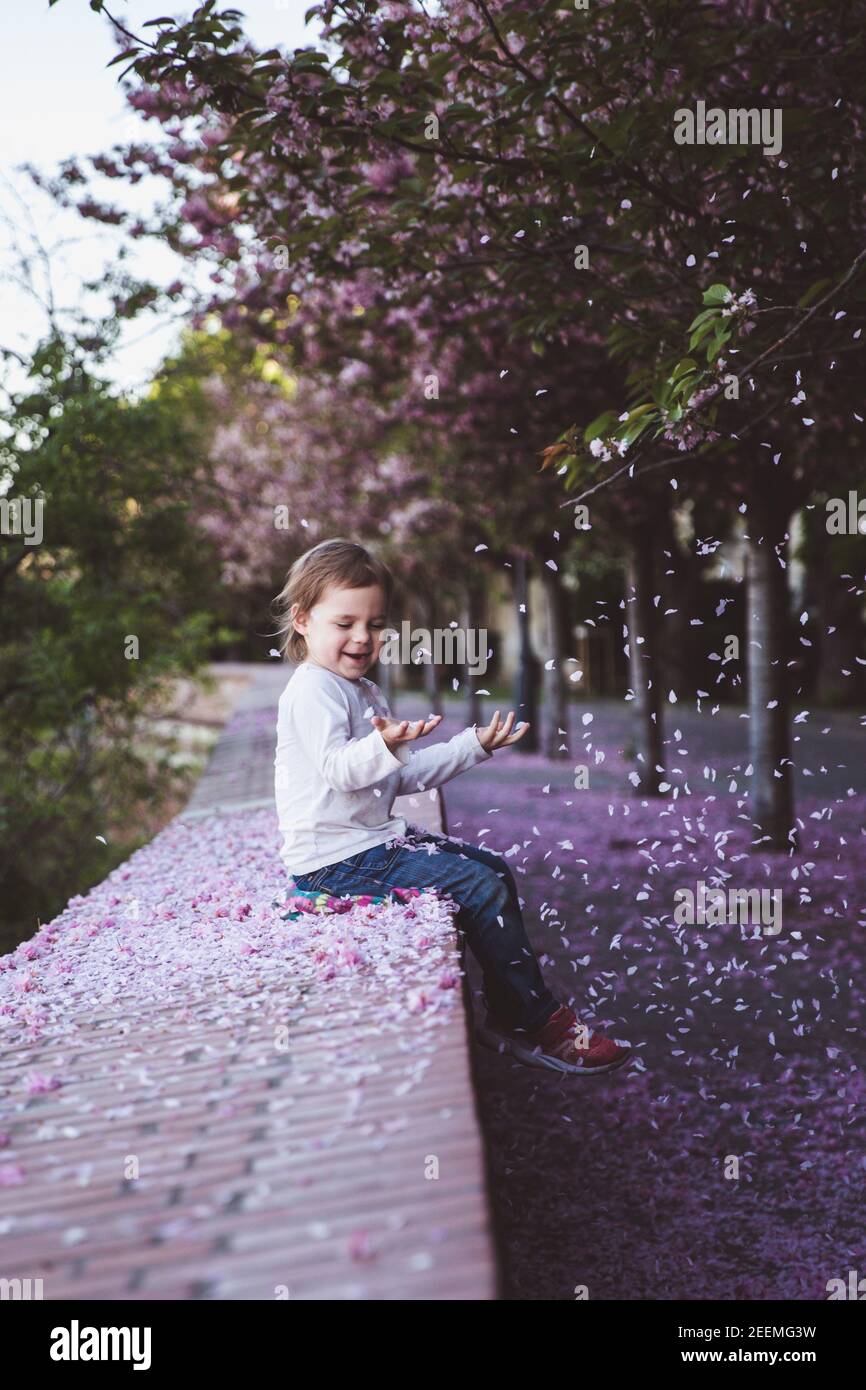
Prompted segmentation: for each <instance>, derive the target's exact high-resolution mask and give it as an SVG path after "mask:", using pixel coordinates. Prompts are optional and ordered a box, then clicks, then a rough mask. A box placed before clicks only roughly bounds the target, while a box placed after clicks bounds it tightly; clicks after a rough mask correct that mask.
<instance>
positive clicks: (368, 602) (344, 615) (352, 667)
mask: <svg viewBox="0 0 866 1390" xmlns="http://www.w3.org/2000/svg"><path fill="white" fill-rule="evenodd" d="M293 617H294V625H295V630H296V631H297V632H302V633H303V634H304V637H305V638H306V642H307V660H308V661H312V662H314V663H315V665H317V666H324V667H325V668H326V670H328V671H334V672H336V674H337V675H338V676H346V677H347V678H348V679H349V680H357V679H358V677H359V676H363V675H364V673H365V672H366V671H368V670H369V669H370V667H371V666H372V665H373V663H374V662H375V661H376V660H377V659H378V656H379V648H380V647H381V645H382V634H383V632H384V629H385V627H386V625H387V621H388V614H387V613H386V611H385V595H384V593H383V592H382V587H381V585H379V584H371V585H370V587H369V588H367V589H340V588H337V587H336V586H334V585H331V586H329V587H328V588H327V589H326V590H325V592H324V594H322V597H321V598H320V599H319V602H318V603H317V604H316V605H315V606H314V607H313V609H312V610H311V612H309V613H303V614H301V613H298V614H297V615H295V614H294V612H293Z"/></svg>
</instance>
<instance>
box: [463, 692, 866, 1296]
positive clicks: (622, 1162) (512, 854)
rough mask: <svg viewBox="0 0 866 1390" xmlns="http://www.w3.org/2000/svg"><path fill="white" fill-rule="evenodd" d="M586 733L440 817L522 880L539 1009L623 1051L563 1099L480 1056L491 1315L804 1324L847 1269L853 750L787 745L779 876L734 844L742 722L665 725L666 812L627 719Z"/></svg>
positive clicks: (862, 932) (859, 1183)
mask: <svg viewBox="0 0 866 1390" xmlns="http://www.w3.org/2000/svg"><path fill="white" fill-rule="evenodd" d="M594 708H595V709H596V714H595V716H594V718H593V717H592V716H590V720H589V721H588V722H587V723H586V724H583V723H582V721H581V718H580V716H579V715H578V716H577V719H576V722H577V725H578V728H580V729H581V732H582V733H583V741H584V744H587V743H590V744H591V745H592V746H590V747H589V748H588V749H587V751H586V752H583V751H581V752H579V753H577V754H573V756H571V757H570V758H569V759H568V760H567V761H563V762H555V761H551V760H546V759H544V758H543V757H541V756H540V755H535V754H530V755H522V754H521V755H519V754H517V752H516V751H513V750H509V751H508V752H507V753H506V754H504V755H503V754H502V753H497V754H496V756H495V758H494V760H493V762H492V763H490V764H487V765H486V766H485V767H484V768H483V769H482V770H481V771H480V772H476V773H473V774H470V775H468V776H465V777H461V778H458V779H456V780H455V781H454V782H452V783H451V784H450V785H449V787H448V789H447V793H446V802H447V808H448V825H449V830H450V831H451V833H453V834H457V835H460V836H462V837H463V838H464V839H466V840H468V841H469V842H471V843H476V844H479V845H483V846H484V847H486V848H488V849H492V850H494V851H496V852H498V853H501V854H503V855H504V856H505V858H506V859H507V860H508V862H509V864H510V865H511V867H512V869H513V870H514V872H515V873H516V876H517V880H518V885H519V888H520V892H521V896H522V897H523V898H524V900H525V918H526V923H527V929H528V932H529V935H530V939H531V940H532V942H533V944H534V946H535V948H536V951H537V952H538V954H539V956H540V958H541V960H542V965H543V968H544V971H545V977H546V979H547V981H548V983H549V984H550V986H551V988H552V989H554V992H556V993H558V994H559V996H560V997H561V998H563V999H568V1000H570V1001H571V1002H572V1003H573V1004H574V1007H575V1009H576V1011H577V1012H578V1015H579V1016H580V1017H583V1018H586V1019H587V1021H591V1022H593V1023H595V1025H596V1026H597V1027H603V1028H604V1029H605V1030H606V1031H608V1032H609V1033H610V1034H612V1035H613V1036H617V1037H625V1038H627V1039H629V1040H630V1041H631V1042H632V1043H633V1045H634V1046H635V1051H636V1061H635V1062H634V1064H633V1065H632V1066H631V1067H629V1068H626V1069H623V1070H622V1071H620V1072H617V1073H614V1074H613V1075H612V1076H611V1077H609V1078H607V1079H606V1078H604V1077H595V1078H593V1077H577V1078H570V1077H569V1078H565V1079H557V1078H556V1077H554V1076H552V1075H549V1074H547V1073H543V1072H538V1071H531V1070H528V1069H527V1068H525V1067H523V1066H520V1065H518V1064H516V1063H514V1062H513V1061H508V1060H505V1059H502V1058H500V1057H498V1056H497V1055H496V1054H492V1053H489V1052H487V1051H486V1050H484V1049H482V1048H478V1049H477V1057H476V1066H477V1075H478V1080H479V1094H480V1101H481V1108H482V1118H483V1122H484V1124H485V1130H486V1134H487V1137H488V1141H489V1144H490V1150H491V1159H492V1164H493V1173H494V1183H493V1191H494V1201H495V1204H496V1208H497V1213H498V1220H499V1224H500V1227H501V1232H502V1238H503V1242H504V1247H505V1249H506V1251H507V1262H508V1277H509V1290H510V1294H511V1296H512V1297H516V1298H530V1299H547V1298H555V1299H561V1298H574V1297H575V1296H576V1295H575V1289H576V1288H578V1287H579V1286H586V1287H587V1288H588V1292H589V1297H590V1298H613V1299H673V1298H690V1299H715V1298H719V1299H735V1298H754V1299H778V1298H781V1299H787V1298H793V1299H824V1298H826V1297H827V1288H826V1286H827V1281H828V1280H829V1279H833V1278H838V1277H841V1278H845V1277H846V1276H847V1271H848V1270H849V1269H851V1268H858V1267H859V1268H860V1269H861V1270H863V1269H864V1268H866V1266H864V1259H866V1250H864V1241H863V1233H864V1218H863V1215H862V1197H863V1189H864V1185H866V1143H864V1138H866V1109H864V1106H866V1086H864V1080H863V1070H864V1063H866V1047H864V993H866V984H864V975H866V970H864V962H866V838H864V837H866V798H864V796H863V794H862V793H863V786H862V767H861V759H860V758H859V756H858V755H856V753H855V750H856V748H857V741H858V740H861V739H862V733H861V732H860V731H859V729H858V728H857V726H856V725H853V721H852V720H851V718H850V716H847V717H842V718H841V719H838V717H837V721H836V722H837V724H839V725H841V727H840V728H839V729H838V731H837V732H836V733H835V738H832V739H831V738H826V737H825V738H824V741H823V742H822V741H821V740H822V735H821V732H820V730H821V729H824V730H827V724H828V723H829V719H828V720H827V721H825V722H823V723H822V722H820V721H819V722H818V724H817V727H816V729H815V733H814V735H812V736H811V738H810V737H808V736H804V738H803V741H802V744H801V748H802V752H799V753H798V763H799V765H800V766H799V776H800V794H799V797H798V804H797V813H798V817H799V826H800V836H801V844H800V851H799V853H798V854H797V855H796V856H791V857H788V856H786V855H784V854H781V855H780V854H770V853H767V852H766V851H765V850H764V849H763V848H762V846H761V844H760V843H753V841H755V840H757V839H759V837H758V836H757V835H756V834H755V832H754V831H753V829H752V827H751V822H750V820H749V819H748V799H747V797H746V796H745V795H744V791H747V790H748V785H749V784H748V773H746V769H747V766H748V760H747V758H745V757H743V756H742V752H741V749H740V748H739V746H738V744H740V743H741V742H742V740H744V739H745V731H744V730H743V729H742V726H739V727H738V726H737V723H736V721H737V717H738V716H737V713H736V711H727V712H725V713H726V718H724V719H723V721H722V722H721V723H714V724H712V725H710V724H709V721H706V720H703V721H701V720H699V719H698V718H697V717H696V716H695V714H694V712H692V713H691V714H689V713H688V712H685V713H684V714H683V716H679V715H678V722H681V723H682V730H679V731H678V733H679V738H678V739H676V740H674V742H673V744H672V745H669V746H672V747H676V751H677V754H678V758H677V765H678V767H679V768H680V769H681V771H680V773H679V775H678V774H673V775H672V778H671V781H672V783H673V784H674V785H675V786H677V793H678V794H677V796H676V799H675V800H674V799H672V798H671V797H668V798H666V799H664V800H660V801H656V802H651V801H648V802H645V803H642V802H641V801H640V800H638V799H637V798H635V797H633V796H629V795H627V794H624V793H625V792H626V790H627V786H628V784H627V781H626V780H625V773H626V772H627V767H628V765H627V763H626V762H625V759H624V758H623V755H622V749H621V739H622V736H623V734H624V733H625V732H626V731H627V721H626V720H625V719H623V717H622V714H621V707H620V708H619V709H618V708H616V707H613V706H611V707H608V708H605V707H604V706H601V707H594ZM852 725H853V728H852V727H851V726H852ZM457 727H459V720H454V721H453V724H452V726H451V727H449V728H448V729H447V732H449V733H450V732H452V731H453V729H456V728H457ZM587 729H590V730H591V731H594V732H593V733H592V734H591V736H590V735H588V734H587V732H586V731H587ZM683 730H684V731H685V733H683ZM798 732H801V731H800V730H798ZM828 732H829V733H830V734H832V733H833V730H829V731H828ZM852 735H853V742H852V741H851V740H852ZM563 742H565V740H563ZM831 744H832V746H830V745H831ZM575 747H577V748H580V747H581V744H580V741H579V740H575V741H573V742H572V749H574V748H575ZM596 748H598V749H600V750H601V751H602V752H603V753H604V760H603V762H601V763H600V764H599V765H596V764H595V763H594V756H595V749H596ZM671 761H673V759H671ZM578 763H583V764H588V765H589V766H590V768H591V769H592V771H591V774H590V775H591V784H590V788H589V789H581V790H575V788H574V785H573V783H574V765H575V764H578ZM690 768H691V771H689V769H690ZM807 768H808V770H809V772H810V773H811V778H809V777H808V776H804V775H803V774H804V769H807ZM744 773H746V776H745V777H744V775H743V774H744ZM689 780H690V786H689V790H688V792H686V791H685V790H684V784H685V783H686V782H687V781H689ZM852 783H854V784H855V785H853V786H852ZM819 788H820V792H821V794H820V795H816V791H817V790H818V789H819ZM700 882H703V883H705V885H706V886H707V888H709V887H711V886H715V885H718V886H724V887H726V888H737V889H751V888H761V889H766V890H768V891H769V890H773V891H778V892H779V893H780V894H781V899H780V901H781V924H780V930H779V931H778V933H777V934H774V935H768V934H766V933H765V931H764V927H763V926H762V925H761V924H759V926H758V930H759V931H760V933H761V934H756V928H755V926H754V925H745V924H741V923H739V922H734V921H729V922H725V923H723V924H720V925H707V924H704V925H701V924H699V923H695V924H693V925H692V924H689V923H687V922H680V923H678V922H677V921H676V920H675V911H676V908H677V905H678V902H679V901H681V900H680V899H677V898H675V894H676V892H677V890H681V889H691V890H692V891H693V892H695V891H697V885H698V884H699V883H700ZM777 901H778V900H777ZM764 925H771V924H770V923H766V924H764Z"/></svg>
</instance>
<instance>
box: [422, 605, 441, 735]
mask: <svg viewBox="0 0 866 1390" xmlns="http://www.w3.org/2000/svg"><path fill="white" fill-rule="evenodd" d="M424 614H425V617H424V624H425V627H426V628H427V630H428V631H429V633H430V636H431V639H433V643H434V646H433V649H432V650H431V651H430V652H428V653H425V661H424V689H425V690H426V692H427V699H428V702H429V706H430V710H429V712H430V714H441V713H442V680H441V672H440V670H439V667H438V666H437V665H436V663H435V662H434V660H433V651H435V625H436V605H435V603H434V602H433V600H432V598H431V599H428V601H427V602H426V603H425V605H424Z"/></svg>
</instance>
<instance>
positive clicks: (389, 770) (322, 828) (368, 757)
mask: <svg viewBox="0 0 866 1390" xmlns="http://www.w3.org/2000/svg"><path fill="white" fill-rule="evenodd" d="M374 714H381V715H383V716H384V717H386V718H394V716H393V715H392V714H391V711H390V709H389V707H388V702H387V700H386V699H385V697H384V695H383V694H382V692H381V690H380V689H379V687H378V686H377V685H374V683H373V682H372V681H370V680H367V679H366V678H365V677H364V676H360V677H359V678H358V680H349V679H348V678H347V677H344V676H338V675H337V674H336V672H334V671H329V670H327V669H326V668H325V667H323V666H317V665H315V664H314V663H312V662H309V661H304V662H301V664H300V665H299V666H298V667H297V669H296V670H295V671H294V672H293V674H292V676H291V678H290V680H289V682H288V684H287V685H286V688H285V690H284V691H283V693H282V695H281V696H280V703H279V713H278V716H277V751H276V757H275V758H274V788H275V794H276V803H277V815H278V817H279V822H280V830H281V832H282V836H283V845H282V849H281V851H280V856H281V858H282V861H283V863H284V865H285V866H286V869H287V871H288V872H289V874H308V873H312V872H313V870H314V869H319V868H321V867H322V866H323V865H325V864H335V863H336V862H337V861H338V860H340V859H346V858H348V856H349V855H352V854H359V853H360V852H361V851H362V850H365V849H372V848H373V846H374V845H381V844H383V843H384V842H385V841H386V840H390V839H391V838H392V837H393V836H396V835H405V833H406V830H407V828H408V823H407V821H406V820H405V819H404V818H403V817H402V816H392V815H391V807H392V803H393V801H394V798H395V796H402V795H404V794H405V793H406V792H417V791H425V790H428V789H429V788H431V787H440V786H442V784H443V783H444V782H448V781H450V779H451V778H452V777H456V776H457V775H458V774H459V773H461V772H466V771H468V769H469V768H470V767H475V765H476V764H477V763H481V762H486V761H487V759H488V758H491V757H492V756H493V754H492V753H488V752H487V750H486V749H485V748H483V747H482V746H481V744H480V742H479V741H478V736H477V734H476V732H475V729H474V728H468V729H464V730H463V732H462V733H460V734H456V735H455V736H454V738H452V739H449V740H448V742H447V743H437V744H426V745H419V746H418V747H415V748H413V747H412V745H411V744H398V746H397V752H396V753H392V752H391V750H390V749H389V748H388V745H387V744H386V743H385V740H384V739H383V737H382V735H381V734H380V733H379V730H378V729H375V728H374V727H373V725H372V724H371V723H370V718H371V716H372V715H374Z"/></svg>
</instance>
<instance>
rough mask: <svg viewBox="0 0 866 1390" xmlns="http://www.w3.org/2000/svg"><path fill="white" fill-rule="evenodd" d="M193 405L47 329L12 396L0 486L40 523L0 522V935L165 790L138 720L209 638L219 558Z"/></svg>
mask: <svg viewBox="0 0 866 1390" xmlns="http://www.w3.org/2000/svg"><path fill="white" fill-rule="evenodd" d="M200 416H201V401H200V399H199V398H198V396H197V391H196V387H195V384H194V383H188V389H187V390H186V392H185V393H183V394H182V395H180V394H179V393H178V392H170V391H166V392H164V393H162V394H157V395H155V396H153V397H152V398H151V399H147V400H143V401H140V402H134V401H131V400H129V399H127V398H125V397H124V396H123V395H118V394H113V393H112V391H111V390H110V389H109V387H108V386H107V385H106V384H105V383H104V382H102V381H100V380H98V379H96V378H94V377H93V376H92V375H90V374H89V372H88V371H87V370H86V369H85V367H84V366H83V365H82V363H81V362H80V360H78V359H77V358H76V357H75V356H74V355H73V354H72V352H71V351H70V348H69V346H68V344H66V343H65V342H63V341H61V340H59V339H57V338H54V339H51V340H49V341H48V342H46V343H44V344H43V345H42V346H41V347H40V348H39V350H38V351H37V352H36V353H35V355H34V357H33V360H32V364H31V369H30V374H29V378H28V380H27V382H26V383H25V385H24V387H23V388H22V389H20V390H18V391H17V392H16V393H15V394H14V395H13V397H12V400H11V405H10V409H9V411H8V414H7V417H6V422H5V425H6V428H5V433H4V437H3V438H2V440H0V493H3V494H5V498H6V501H7V502H9V501H10V500H12V499H17V501H18V502H19V503H21V502H23V500H24V499H30V501H31V504H34V505H35V504H36V503H41V531H42V535H41V540H39V532H38V530H35V529H34V530H32V531H31V536H32V538H33V541H38V543H30V542H28V540H27V538H26V535H25V534H22V531H23V529H24V528H23V527H22V525H21V523H20V522H14V521H13V522H9V523H8V524H7V525H6V526H5V527H4V533H3V534H2V535H0V719H2V730H3V735H2V743H0V807H2V809H0V843H2V861H0V902H2V903H3V904H4V909H3V914H4V915H3V917H2V918H0V935H2V936H4V937H5V945H6V946H7V947H8V946H9V945H10V944H12V938H13V935H14V936H15V937H16V938H17V937H20V936H22V935H24V936H26V935H29V934H30V933H31V932H32V931H33V930H34V929H35V926H36V919H37V917H38V918H42V919H46V918H50V917H51V916H52V915H53V914H54V913H55V912H56V911H58V910H59V908H60V907H62V905H63V903H64V902H65V900H66V899H67V898H68V897H69V895H70V893H73V892H76V891H80V890H82V889H83V888H85V887H86V886H88V885H89V884H90V883H92V882H93V881H94V880H96V879H98V878H100V877H102V876H103V874H104V873H105V872H106V871H107V870H108V869H109V868H110V867H111V866H112V854H115V855H116V857H118V858H122V857H123V854H124V853H127V852H128V849H129V845H130V843H131V842H132V843H134V841H135V838H136V835H137V834H139V833H140V829H139V826H138V824H137V819H136V817H137V815H138V814H139V813H140V812H141V810H142V808H146V809H147V812H148V813H151V812H152V811H153V808H154V807H156V806H157V805H158V804H159V801H160V799H161V798H162V797H164V796H167V795H169V794H170V793H172V792H177V790H178V778H177V774H176V773H175V772H174V771H173V770H172V768H171V766H170V765H169V760H168V753H167V751H166V750H163V752H161V753H160V752H158V751H157V752H156V753H155V754H153V753H152V754H150V755H149V754H148V753H147V752H146V750H144V749H143V746H142V742H143V734H142V724H141V720H142V715H143V712H144V711H145V710H148V711H151V710H152V709H153V708H154V705H155V702H156V701H157V700H158V697H159V695H160V692H161V691H162V690H163V688H164V687H165V684H166V682H167V680H168V679H169V678H171V677H173V676H175V675H177V674H180V673H186V674H192V673H193V672H194V671H196V669H197V668H198V666H199V665H200V663H201V662H202V660H203V659H204V657H205V656H206V655H207V653H208V649H209V645H210V644H211V642H212V641H213V636H214V633H213V626H212V619H211V617H210V616H209V615H210V611H211V610H212V608H213V606H214V597H215V594H216V593H217V589H218V582H219V569H218V564H217V561H216V558H215V556H214V555H213V554H212V552H211V550H210V547H209V545H208V544H207V543H206V542H205V541H204V540H203V538H202V536H201V534H200V533H199V532H198V531H197V530H196V528H195V525H194V517H195V510H196V506H197V503H198V502H199V500H200V499H201V497H202V496H203V494H204V493H205V492H209V487H210V485H209V481H208V477H207V470H206V468H205V467H203V465H202V461H201V457H200V450H199V445H198V441H199V436H200V432H201V425H202V420H201V418H200ZM35 515H36V513H35V512H32V513H31V518H32V517H33V516H35ZM131 638H135V639H137V643H138V658H137V659H135V658H134V657H133V658H132V659H130V656H129V655H128V653H131V652H133V651H134V647H133V645H132V644H131V642H130V639H131ZM111 828H116V830H117V833H116V834H115V835H113V836H112V835H111ZM100 834H101V835H104V836H105V838H106V839H111V840H112V841H113V842H116V841H119V840H122V841H123V843H124V844H125V846H126V848H125V850H121V849H120V848H119V847H118V848H117V849H116V850H114V851H112V850H109V849H106V847H105V846H104V845H103V844H101V842H99V841H98V840H97V839H96V836H97V835H100Z"/></svg>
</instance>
